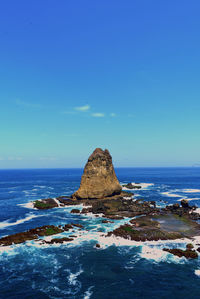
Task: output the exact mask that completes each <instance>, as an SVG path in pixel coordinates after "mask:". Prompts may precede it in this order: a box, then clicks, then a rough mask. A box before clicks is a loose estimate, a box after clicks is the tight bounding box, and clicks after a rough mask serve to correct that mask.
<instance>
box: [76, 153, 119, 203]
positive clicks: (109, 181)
mask: <svg viewBox="0 0 200 299" xmlns="http://www.w3.org/2000/svg"><path fill="white" fill-rule="evenodd" d="M121 190H122V187H121V185H120V184H119V181H118V179H117V177H116V174H115V171H114V167H113V164H112V157H111V155H110V153H109V151H108V150H107V149H106V150H105V151H103V150H102V149H101V148H96V149H95V151H94V152H93V153H92V155H91V156H90V157H89V159H88V162H87V164H86V165H85V168H84V173H83V175H82V178H81V184H80V188H79V189H78V190H77V191H76V192H75V193H74V194H73V195H72V198H77V199H94V198H98V199H99V198H105V197H108V196H113V195H116V194H120V192H121Z"/></svg>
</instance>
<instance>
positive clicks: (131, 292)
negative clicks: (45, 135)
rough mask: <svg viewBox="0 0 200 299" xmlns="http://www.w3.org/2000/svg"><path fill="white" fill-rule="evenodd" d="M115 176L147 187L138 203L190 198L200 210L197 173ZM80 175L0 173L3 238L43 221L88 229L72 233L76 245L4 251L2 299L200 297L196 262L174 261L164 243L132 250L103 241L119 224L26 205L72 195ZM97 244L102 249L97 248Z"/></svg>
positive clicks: (0, 257)
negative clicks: (81, 226) (37, 200)
mask: <svg viewBox="0 0 200 299" xmlns="http://www.w3.org/2000/svg"><path fill="white" fill-rule="evenodd" d="M116 173H117V176H118V178H119V181H120V182H121V183H127V182H139V183H146V184H147V185H143V186H144V187H143V188H142V189H141V190H137V191H135V196H136V198H144V199H146V200H155V201H156V202H157V204H158V205H160V206H164V205H165V204H166V202H168V203H174V202H179V201H180V200H181V199H182V198H186V199H188V200H190V203H191V204H192V205H197V206H198V207H200V168H126V169H125V168H124V169H122V168H121V169H116ZM81 174H82V170H81V169H54V170H1V171H0V236H1V237H2V236H5V235H8V234H12V233H16V232H21V231H25V230H27V229H29V228H33V227H36V226H41V225H45V224H55V225H58V224H66V223H71V222H75V223H80V224H82V225H83V226H84V229H83V231H82V232H81V231H78V229H76V230H75V232H73V234H75V235H77V238H75V241H74V242H72V243H68V244H62V245H45V246H41V245H39V244H38V243H37V242H28V243H26V244H21V245H15V246H10V247H6V248H3V249H2V250H1V252H0V263H1V267H0V298H3V299H4V298H85V299H86V298H97V299H101V298H104V299H105V298H112V299H113V298H114V299H115V298H116V299H118V298H119V299H120V298H145V299H146V298H169V296H170V298H186V297H187V298H199V297H200V295H199V293H200V277H199V276H198V275H197V274H198V270H200V262H199V259H197V260H193V261H188V260H185V259H184V258H181V259H179V258H176V257H173V256H172V255H170V254H168V253H166V252H163V251H162V248H163V247H165V246H166V244H165V243H162V242H160V243H150V242H149V243H145V244H143V243H133V244H132V245H130V244H128V243H127V244H123V243H121V242H116V241H115V240H113V239H106V238H104V237H103V234H104V232H106V231H109V230H112V229H113V228H114V227H115V226H117V225H119V224H120V221H115V223H111V224H102V223H101V220H102V218H96V217H94V216H92V215H91V216H90V215H89V216H80V215H74V214H70V209H71V208H55V209H52V210H46V211H37V210H34V209H31V208H27V205H26V204H27V203H29V202H30V201H32V200H35V199H40V198H46V197H56V196H59V195H70V194H71V193H73V192H74V191H75V190H76V189H77V188H78V186H79V184H80V178H81ZM124 221H128V219H125V220H122V221H121V223H123V222H124ZM65 234H66V235H67V234H71V233H65ZM97 242H100V243H101V249H96V247H95V244H96V243H97ZM167 245H168V247H173V246H177V244H176V243H174V242H172V243H171V242H167ZM178 246H179V247H183V248H184V246H185V243H184V242H180V244H178Z"/></svg>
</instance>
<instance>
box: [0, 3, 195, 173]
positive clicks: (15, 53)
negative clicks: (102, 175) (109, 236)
mask: <svg viewBox="0 0 200 299" xmlns="http://www.w3.org/2000/svg"><path fill="white" fill-rule="evenodd" d="M199 11H200V2H199V1H192V0H191V1H184V0H182V1H176V0H173V1H172V0H168V1H160V0H158V1H156V0H152V1H149V0H137V1H136V0H126V1H118V0H115V1H114V0H109V1H107V0H102V1H94V0H90V1H88V0H84V1H80V0H77V1H67V0H59V1H55V0H54V1H51V0H44V1H41V0H34V1H27V0H18V1H15V0H10V1H2V2H1V3H0V45H1V46H0V103H1V106H0V138H1V146H0V168H29V167H82V166H84V163H85V161H86V159H87V157H88V155H89V154H90V153H91V152H92V151H93V150H94V149H95V148H96V147H102V148H108V149H109V150H110V152H111V154H112V156H113V160H114V163H115V165H116V166H130V167H132V166H191V165H194V164H196V163H200V154H199V153H200V138H199V129H200V117H199V114H200V84H199V83H200V34H199V32H200V18H199Z"/></svg>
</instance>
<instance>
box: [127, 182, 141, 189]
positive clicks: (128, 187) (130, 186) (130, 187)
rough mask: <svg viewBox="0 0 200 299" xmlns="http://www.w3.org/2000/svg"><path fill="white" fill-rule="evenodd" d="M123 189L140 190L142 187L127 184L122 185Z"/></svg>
mask: <svg viewBox="0 0 200 299" xmlns="http://www.w3.org/2000/svg"><path fill="white" fill-rule="evenodd" d="M123 187H125V188H127V189H141V188H142V187H141V186H140V185H136V184H135V185H134V184H132V183H128V184H126V185H123Z"/></svg>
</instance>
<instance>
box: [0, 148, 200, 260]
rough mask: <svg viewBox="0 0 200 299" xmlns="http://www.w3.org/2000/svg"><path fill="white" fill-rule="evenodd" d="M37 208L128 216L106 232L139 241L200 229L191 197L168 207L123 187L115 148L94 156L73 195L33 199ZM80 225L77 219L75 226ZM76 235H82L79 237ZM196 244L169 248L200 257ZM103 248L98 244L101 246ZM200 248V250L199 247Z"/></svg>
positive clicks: (39, 232) (34, 233)
mask: <svg viewBox="0 0 200 299" xmlns="http://www.w3.org/2000/svg"><path fill="white" fill-rule="evenodd" d="M125 186H126V188H127V189H131V190H132V189H139V188H140V187H139V184H136V186H134V185H132V184H131V183H130V184H127V185H125ZM80 204H82V209H77V208H76V205H80ZM33 205H34V208H36V209H39V210H41V209H42V210H45V209H52V208H56V207H66V206H74V208H73V209H72V210H71V213H74V214H80V215H81V214H87V213H92V214H94V215H96V216H97V217H98V215H99V214H101V217H103V218H105V219H104V220H102V223H109V222H112V221H113V220H118V219H124V218H125V217H127V218H128V220H127V222H126V223H125V224H123V225H120V226H119V227H117V228H116V229H114V230H113V231H109V232H108V233H107V234H106V236H107V237H110V236H115V237H116V238H124V239H128V240H133V241H140V242H141V241H143V242H145V241H158V240H176V239H181V238H188V239H191V240H192V238H193V237H194V236H196V235H199V234H200V225H199V224H198V223H197V222H196V221H195V220H198V219H199V218H200V217H199V214H198V213H195V209H196V207H194V206H192V207H191V206H190V205H189V204H188V202H187V201H186V200H182V201H181V205H179V204H178V203H176V204H174V205H168V206H166V207H165V208H159V207H157V206H156V203H155V201H144V200H141V199H138V200H136V199H135V198H134V194H133V193H131V192H130V191H128V192H125V191H122V186H121V185H120V183H119V181H118V179H117V177H116V174H115V170H114V167H113V163H112V157H111V155H110V153H109V151H108V150H107V149H106V150H102V149H100V148H97V149H95V151H94V152H93V153H92V154H91V156H90V157H89V159H88V161H87V163H86V165H85V168H84V172H83V175H82V178H81V183H80V187H79V189H78V190H77V191H76V192H74V193H73V194H72V195H71V196H70V197H69V196H60V197H58V198H47V199H42V200H37V201H35V202H33ZM69 226H70V224H66V226H63V227H54V226H44V227H39V228H35V229H31V230H29V231H26V232H22V233H18V234H15V235H10V236H6V237H3V238H1V239H0V245H2V246H5V245H11V244H13V243H14V244H18V243H22V242H25V241H27V240H35V239H38V238H39V237H41V236H48V235H54V234H60V233H62V232H64V231H66V230H68V229H69ZM72 227H78V228H79V229H81V228H80V225H78V224H77V225H76V224H72V225H71V226H70V228H72ZM73 237H74V236H73V235H72V237H70V238H56V239H53V240H51V241H44V242H48V243H49V244H54V243H59V242H60V243H63V242H65V241H67V242H70V241H73ZM75 237H76V236H75ZM192 246H193V245H190V246H189V245H188V246H187V248H186V250H185V251H184V250H181V249H177V248H175V249H168V248H164V251H166V252H169V253H171V254H174V255H176V256H179V257H180V256H184V257H186V258H196V257H197V256H198V254H197V252H196V251H195V250H194V249H193V247H192ZM99 247H100V244H98V246H97V248H99ZM197 251H200V249H199V248H198V249H197Z"/></svg>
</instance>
